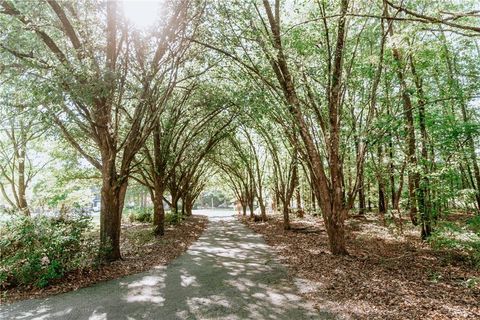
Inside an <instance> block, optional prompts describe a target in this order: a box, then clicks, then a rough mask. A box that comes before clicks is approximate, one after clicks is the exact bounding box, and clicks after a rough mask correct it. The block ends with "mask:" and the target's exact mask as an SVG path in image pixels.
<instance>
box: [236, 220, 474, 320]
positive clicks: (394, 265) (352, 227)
mask: <svg viewBox="0 0 480 320" xmlns="http://www.w3.org/2000/svg"><path fill="white" fill-rule="evenodd" d="M243 220H244V222H245V223H247V224H248V226H249V227H250V228H252V229H253V230H254V231H256V232H258V233H260V234H262V235H263V236H264V239H265V241H266V242H267V244H269V245H271V246H273V247H274V248H275V251H276V252H277V253H278V255H279V256H280V259H281V261H282V262H283V263H284V264H286V265H287V266H288V267H289V273H290V275H291V276H293V277H299V278H303V279H306V280H307V281H306V284H307V285H306V288H305V290H303V295H304V296H305V297H306V298H308V299H311V300H312V301H314V302H315V303H316V307H317V308H319V309H324V310H329V311H331V312H333V313H335V314H337V315H339V316H340V317H341V318H345V319H480V270H478V269H477V268H476V267H474V266H472V265H471V263H469V261H468V259H467V258H466V257H465V256H464V255H462V254H461V253H458V252H454V251H438V250H433V249H432V248H431V247H430V245H428V244H426V243H424V242H422V241H421V240H420V238H419V236H418V233H419V231H418V230H417V229H415V228H413V226H411V225H410V226H408V225H407V224H405V226H404V228H403V232H402V233H401V234H400V233H399V232H398V231H395V229H392V228H388V227H386V226H384V224H383V223H381V222H380V221H379V220H378V219H377V218H376V216H375V215H370V214H369V215H367V216H366V218H365V219H355V218H351V219H349V220H348V221H347V228H348V230H349V232H348V233H347V234H348V241H347V243H348V251H349V255H348V256H340V257H339V256H333V255H331V254H330V252H329V249H328V244H327V235H326V232H325V228H324V225H323V222H322V220H321V219H319V218H316V217H312V216H308V217H305V218H295V219H294V220H293V222H292V224H291V225H292V228H293V230H289V231H284V230H283V224H282V219H281V217H280V216H276V215H275V216H270V217H269V220H268V221H267V222H265V223H259V222H252V221H249V220H246V219H243Z"/></svg>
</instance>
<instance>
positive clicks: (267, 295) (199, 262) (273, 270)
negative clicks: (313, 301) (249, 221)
mask: <svg viewBox="0 0 480 320" xmlns="http://www.w3.org/2000/svg"><path fill="white" fill-rule="evenodd" d="M209 218H210V223H209V226H208V228H207V230H206V231H205V232H204V234H203V235H202V236H201V238H200V239H199V240H198V241H197V242H196V243H195V244H193V245H192V246H191V247H190V249H189V250H188V251H187V252H186V253H185V254H183V255H182V256H180V257H179V258H177V259H176V260H174V261H173V262H172V263H171V264H170V265H168V267H158V268H155V269H153V270H151V271H148V272H145V273H140V274H136V275H132V276H127V277H124V278H121V279H117V280H112V281H107V282H103V283H99V284H97V285H94V286H92V287H88V288H84V289H79V290H77V291H74V292H68V293H64V294H59V295H57V296H52V297H50V298H48V299H44V300H27V301H21V302H17V303H14V304H10V305H5V306H0V319H25V320H26V319H91V320H94V319H95V320H97V319H109V320H117V319H118V320H120V319H128V320H133V319H135V320H136V319H228V320H235V319H288V320H290V319H291V320H300V319H327V318H331V317H329V316H328V315H327V314H322V315H320V314H319V313H317V312H316V311H315V310H314V309H313V308H312V307H311V305H309V304H308V303H306V302H305V301H304V300H303V299H302V298H301V297H300V296H298V295H297V293H296V288H295V286H294V285H293V284H292V283H290V282H288V281H287V275H286V270H285V268H283V267H282V266H280V265H279V264H278V263H277V262H275V260H274V256H273V255H272V253H271V252H270V251H271V250H269V247H268V246H267V245H266V244H265V243H264V241H263V240H262V238H261V237H260V236H258V235H256V234H254V233H253V232H252V231H250V230H249V229H247V228H246V227H245V226H243V225H242V224H240V223H239V222H237V221H236V220H235V219H233V218H231V217H225V215H221V216H215V215H212V214H210V217H209Z"/></svg>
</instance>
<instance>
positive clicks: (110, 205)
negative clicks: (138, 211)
mask: <svg viewBox="0 0 480 320" xmlns="http://www.w3.org/2000/svg"><path fill="white" fill-rule="evenodd" d="M127 185H128V182H127V180H123V181H121V179H119V178H118V177H116V176H113V177H111V176H109V175H104V177H103V184H102V190H101V197H102V201H101V208H100V241H101V248H102V250H103V252H102V255H103V257H104V258H105V259H106V260H107V261H114V260H118V259H121V255H120V228H121V222H122V212H123V204H124V201H125V194H126V191H127Z"/></svg>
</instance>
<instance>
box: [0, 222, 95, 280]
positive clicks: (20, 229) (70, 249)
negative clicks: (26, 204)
mask: <svg viewBox="0 0 480 320" xmlns="http://www.w3.org/2000/svg"><path fill="white" fill-rule="evenodd" d="M90 220H91V218H89V217H87V216H85V215H76V216H68V217H61V218H59V217H45V216H36V217H25V216H13V217H12V219H11V220H9V221H8V222H6V223H5V225H4V226H2V229H1V230H0V287H9V286H16V285H30V284H33V285H35V286H38V287H45V286H47V285H48V284H49V283H50V282H51V281H52V280H54V279H58V278H61V277H63V275H64V274H65V273H66V272H69V271H73V270H76V269H81V268H84V267H87V266H91V265H92V264H93V263H94V262H95V260H96V256H97V251H96V250H97V248H98V246H97V243H96V241H95V240H94V239H92V238H91V236H90V235H89V233H88V231H89V230H90V228H91V224H90Z"/></svg>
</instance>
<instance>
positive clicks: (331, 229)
mask: <svg viewBox="0 0 480 320" xmlns="http://www.w3.org/2000/svg"><path fill="white" fill-rule="evenodd" d="M334 210H335V211H336V212H335V211H334ZM334 210H330V211H329V212H326V214H325V215H324V216H325V217H326V219H325V226H326V229H327V233H328V243H329V246H330V250H331V251H332V254H335V255H347V254H348V251H347V248H346V243H345V228H344V222H343V219H338V217H339V216H342V215H343V216H345V215H346V214H347V213H346V212H339V210H343V209H342V208H336V209H334Z"/></svg>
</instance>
